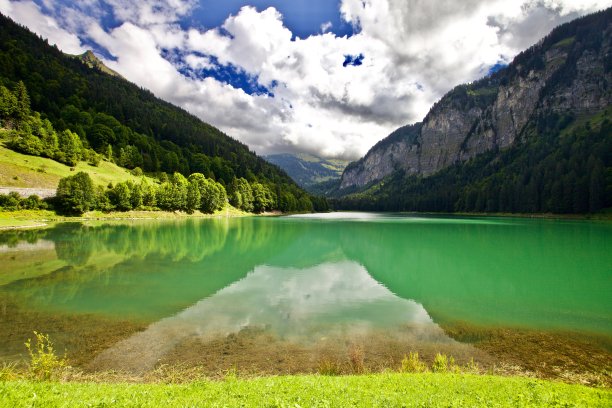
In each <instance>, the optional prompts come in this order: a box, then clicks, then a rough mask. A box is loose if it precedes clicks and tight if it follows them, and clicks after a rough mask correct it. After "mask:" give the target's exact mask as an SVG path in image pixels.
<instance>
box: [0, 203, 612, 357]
mask: <svg viewBox="0 0 612 408" xmlns="http://www.w3.org/2000/svg"><path fill="white" fill-rule="evenodd" d="M0 308H1V309H0V319H2V320H3V321H2V322H0V324H1V327H0V328H1V329H2V330H3V331H4V333H5V334H4V335H2V336H1V337H0V358H5V359H10V358H15V357H16V356H18V355H19V353H22V352H23V350H21V351H20V347H21V345H22V344H23V341H24V340H25V339H24V338H23V336H24V334H23V333H28V332H30V333H31V331H32V330H42V328H45V329H46V330H47V331H50V332H52V333H53V335H54V336H56V337H57V338H58V339H60V342H63V343H62V344H77V343H78V341H77V339H78V338H79V337H80V336H83V335H84V334H83V333H84V330H85V329H81V328H80V327H79V325H87V324H90V325H92V326H95V325H109V327H111V326H112V325H113V322H117V324H118V325H126V324H128V323H132V324H134V327H137V329H134V330H133V332H130V331H129V329H126V332H125V333H122V334H121V336H119V337H120V338H117V339H116V341H115V340H113V339H110V340H109V339H106V340H105V341H104V342H101V343H100V344H99V345H95V344H94V345H89V346H88V347H89V348H90V349H94V350H96V351H95V353H93V354H92V360H94V355H95V359H98V360H99V361H104V362H105V363H104V364H102V366H104V367H107V366H108V367H112V368H119V369H121V368H126V369H147V368H152V367H154V366H155V365H156V364H159V362H160V361H164V359H168V358H169V357H168V356H171V357H172V359H171V360H172V361H175V360H176V361H180V360H181V358H180V354H181V350H182V349H184V348H185V346H184V345H185V344H191V343H189V342H190V341H191V342H192V341H194V339H197V341H198V342H199V343H198V344H207V342H209V343H210V342H214V341H217V340H216V339H219V338H221V339H227V338H228V336H232V335H236V334H239V333H244V332H245V330H258V332H259V333H261V332H265V333H266V335H268V336H270V337H268V338H269V339H280V340H282V341H283V342H284V343H283V344H287V343H291V344H298V345H309V347H310V346H312V345H316V344H317V342H320V341H323V340H325V339H335V340H334V341H336V343H337V342H344V343H345V344H348V343H349V342H351V341H353V340H352V339H355V338H365V337H364V336H368V335H369V334H371V333H376V334H377V335H379V337H377V338H383V339H385V341H387V340H388V339H390V338H393V337H394V336H397V338H401V341H399V342H398V343H397V344H400V345H401V347H405V348H406V349H405V350H399V351H398V353H406V352H407V351H408V348H412V346H414V348H415V349H418V345H419V344H428V345H429V346H430V347H434V348H435V347H437V346H436V345H440V347H442V346H444V347H450V346H453V347H456V348H457V353H458V354H461V353H468V354H469V350H467V349H462V348H461V347H464V346H466V347H467V345H465V344H463V343H465V342H464V341H462V340H461V339H459V341H457V339H455V338H452V337H451V336H450V335H449V333H450V332H448V330H447V328H449V327H456V326H458V325H464V326H466V327H470V328H476V329H478V330H480V329H485V330H493V329H507V330H535V331H538V332H546V333H575V334H579V335H588V336H597V337H598V338H600V339H604V340H609V339H611V338H612V224H611V223H609V222H595V221H559V220H542V219H533V220H532V219H520V218H467V217H466V218H462V217H422V216H419V217H414V216H407V215H381V214H371V213H332V214H323V215H307V216H290V217H274V218H271V217H270V218H267V217H266V218H262V217H253V218H234V219H188V220H181V221H134V222H129V223H99V224H88V225H83V224H78V223H74V224H70V223H66V224H60V225H57V226H55V227H53V228H50V229H45V230H39V231H10V232H4V233H1V234H0ZM7 310H8V311H7ZM15 316H18V317H15ZM40 320H44V321H40ZM83 322H89V323H83ZM476 329H474V330H476ZM87 330H91V327H89V328H88V329H87ZM564 336H572V334H569V335H568V334H564ZM455 337H456V336H455ZM371 338H374V337H370V341H372V340H371ZM91 341H92V342H95V341H96V340H95V339H93V340H91ZM210 344H212V343H210ZM385 344H386V343H385ZM432 345H433V346H432ZM181 347H183V348H181ZM398 347H399V346H398ZM88 350H89V349H88ZM308 350H310V352H311V353H313V351H312V350H315V348H314V346H312V347H310V348H309V349H308ZM316 350H318V351H317V352H319V353H321V350H320V348H319V349H316ZM466 350H467V351H466ZM69 351H70V350H69ZM202 353H204V352H202ZM206 353H207V354H210V353H212V351H211V350H210V349H206ZM192 354H197V353H195V352H194V353H192ZM130 356H131V357H130ZM607 357H609V354H608V356H607ZM194 358H196V360H197V358H201V359H206V358H207V356H205V355H200V357H194V356H193V355H192V356H190V359H191V360H192V361H193V360H194ZM211 358H212V356H211ZM124 364H125V366H124ZM269 364H273V363H269Z"/></svg>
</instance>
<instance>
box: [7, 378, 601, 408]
mask: <svg viewBox="0 0 612 408" xmlns="http://www.w3.org/2000/svg"><path fill="white" fill-rule="evenodd" d="M611 405H612V392H611V391H610V390H604V389H594V388H588V387H585V386H581V385H568V384H563V383H555V382H547V381H542V380H534V379H530V378H519V377H494V376H477V375H457V374H432V373H426V374H376V375H362V376H348V377H328V376H319V375H305V376H282V377H261V378H254V379H236V378H235V377H231V376H230V377H229V378H227V379H226V380H225V381H208V380H207V381H198V382H193V383H188V384H127V383H123V384H106V383H76V382H68V383H57V382H37V381H10V382H0V406H3V407H30V406H36V407H57V406H61V407H79V406H95V407H106V406H137V407H187V406H224V407H225V406H229V407H232V406H245V407H246V406H248V407H251V406H252V407H345V406H359V407H361V406H363V407H372V406H379V407H395V406H397V407H400V406H401V407H438V406H445V407H469V406H479V407H566V406H576V407H609V406H611Z"/></svg>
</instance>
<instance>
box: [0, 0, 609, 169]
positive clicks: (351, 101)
mask: <svg viewBox="0 0 612 408" xmlns="http://www.w3.org/2000/svg"><path fill="white" fill-rule="evenodd" d="M45 4H46V7H45V8H44V9H42V10H46V14H45V13H43V11H42V10H41V8H39V7H38V6H37V5H36V4H34V3H33V2H32V1H30V0H26V1H9V0H0V11H1V12H2V13H4V14H7V15H9V16H10V17H12V18H13V19H15V20H16V21H17V22H19V23H21V24H24V25H26V26H28V27H29V28H30V29H32V30H33V31H35V32H37V33H38V34H40V35H42V36H44V37H46V38H48V39H49V41H50V42H52V43H55V44H57V45H58V47H60V48H61V49H62V50H63V51H65V52H68V53H77V52H83V51H84V47H83V45H82V44H83V41H84V40H87V41H94V42H96V43H97V44H98V45H100V46H101V47H104V48H105V49H106V50H107V51H108V53H109V54H110V55H112V56H113V57H114V60H109V61H105V62H106V63H107V64H108V65H109V67H111V68H112V69H114V70H116V71H118V72H119V73H121V74H122V75H123V76H124V77H125V78H127V79H128V80H130V81H132V82H134V83H136V84H138V85H140V86H143V87H146V88H148V89H150V90H151V91H152V92H154V93H155V94H156V95H158V96H159V97H161V98H163V99H166V100H168V101H170V102H173V103H175V104H177V105H179V106H181V107H183V108H185V109H187V110H188V111H190V112H192V113H193V114H195V115H197V116H198V117H200V118H202V119H203V120H205V121H207V122H209V123H211V124H213V125H215V126H217V127H219V128H220V129H221V130H223V131H225V132H226V133H227V134H229V135H231V136H233V137H235V138H237V139H239V140H241V141H243V142H245V143H247V144H248V145H249V146H250V147H251V148H253V149H254V150H256V151H257V152H259V153H272V152H310V153H314V154H318V155H322V156H326V157H345V158H357V157H359V156H361V155H363V154H364V153H365V152H366V151H367V150H368V149H369V148H370V147H371V146H372V145H374V144H375V143H376V142H377V141H379V140H380V139H382V138H384V137H385V136H387V135H388V134H389V133H390V132H391V131H393V130H394V129H395V128H397V127H399V126H402V125H404V124H407V123H412V122H415V121H419V120H421V119H422V118H423V117H424V115H425V114H426V113H427V111H428V109H429V107H430V106H431V105H432V104H433V103H434V102H435V101H436V100H437V99H439V98H440V97H441V96H443V95H444V93H446V92H447V91H449V90H450V89H451V88H452V87H453V86H455V85H457V84H460V83H463V82H468V81H473V80H475V79H478V78H480V77H482V76H484V75H486V73H487V72H488V69H489V68H490V67H491V66H493V65H494V64H496V63H498V62H501V63H508V62H510V61H511V60H512V58H513V57H514V56H515V55H516V54H517V53H518V52H520V51H521V50H523V49H525V48H526V47H528V46H530V45H532V44H534V43H536V42H537V41H538V40H539V39H540V38H541V37H542V36H544V35H546V34H547V33H548V32H549V31H550V30H551V29H552V28H554V27H555V26H556V25H559V24H561V23H563V22H566V21H569V20H571V19H573V18H576V17H579V16H581V15H584V14H587V13H589V12H593V11H597V10H600V9H603V8H605V7H609V6H610V2H609V1H602V0H581V1H578V0H526V1H507V0H465V1H455V0H437V1H431V0H342V1H341V2H340V4H339V11H338V12H339V13H341V15H342V17H343V18H344V19H345V21H346V22H348V23H350V24H352V25H353V26H354V27H355V28H356V30H357V34H355V35H353V36H350V37H348V36H344V37H338V36H336V35H335V34H333V32H332V31H331V30H332V29H333V27H332V26H331V23H324V24H323V25H321V27H319V28H318V29H319V30H320V32H319V33H318V34H314V35H311V36H309V37H307V38H304V39H300V38H295V39H293V40H292V37H293V34H292V32H291V31H290V29H289V28H287V27H286V26H285V24H284V23H283V16H282V15H281V14H280V13H279V12H278V10H276V9H275V8H272V7H270V8H267V9H264V10H257V9H255V8H253V7H249V6H245V7H243V8H242V9H241V10H240V11H239V12H238V13H237V14H236V15H232V16H228V18H227V19H226V20H225V22H224V23H223V24H222V26H221V27H218V28H212V29H208V30H205V29H201V28H198V27H185V25H184V24H182V25H181V24H179V22H181V21H182V20H181V19H182V18H183V17H186V16H189V15H190V13H191V12H192V11H193V10H194V9H195V7H197V4H196V2H195V1H192V0H133V1H128V0H107V1H106V5H107V7H110V8H111V9H112V15H113V18H114V19H115V20H117V21H118V24H115V26H113V27H106V28H105V27H104V26H103V23H102V19H103V17H104V16H105V15H106V14H105V13H108V10H107V9H105V8H104V7H102V5H101V3H100V2H98V1H94V0H86V1H83V2H75V3H74V4H71V5H66V3H65V2H56V1H55V0H45ZM313 29H314V30H317V27H314V28H313ZM168 51H170V52H171V53H173V55H179V56H180V57H181V58H182V60H181V58H179V59H178V60H175V59H172V58H168V57H167V56H166V55H167V52H168ZM165 53H166V54H165ZM347 56H350V58H347ZM345 59H346V60H347V61H349V62H350V61H355V60H356V59H358V60H359V62H360V63H361V64H359V63H346V64H345ZM216 62H218V63H219V64H222V65H226V66H229V65H231V66H232V67H233V69H235V70H237V71H240V72H242V73H244V74H245V75H248V77H249V78H251V81H253V82H257V85H258V86H259V87H267V88H268V89H269V90H270V92H271V93H273V96H271V95H267V94H259V95H258V94H253V95H249V94H247V93H246V92H244V91H243V90H242V89H239V88H234V87H233V86H231V85H229V84H226V83H222V82H220V81H218V80H216V79H214V78H212V77H208V78H202V77H199V76H198V75H197V74H194V72H195V73H197V72H198V71H200V70H202V69H208V70H211V69H218V67H217V66H216V65H215V64H216ZM184 67H189V68H190V69H191V70H192V71H191V73H190V74H186V73H185V72H184V71H182V70H181V68H184ZM181 72H183V73H181Z"/></svg>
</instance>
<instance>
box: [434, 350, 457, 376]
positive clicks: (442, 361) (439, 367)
mask: <svg viewBox="0 0 612 408" xmlns="http://www.w3.org/2000/svg"><path fill="white" fill-rule="evenodd" d="M453 361H454V360H453ZM431 371H433V372H434V373H445V372H447V371H448V357H446V354H440V353H437V354H436V357H435V358H434V361H433V363H432V365H431Z"/></svg>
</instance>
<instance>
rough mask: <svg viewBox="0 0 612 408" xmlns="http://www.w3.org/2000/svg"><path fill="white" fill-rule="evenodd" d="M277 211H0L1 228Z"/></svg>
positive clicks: (26, 227)
mask: <svg viewBox="0 0 612 408" xmlns="http://www.w3.org/2000/svg"><path fill="white" fill-rule="evenodd" d="M275 215H279V214H276V213H262V214H253V213H247V212H244V211H241V210H237V209H236V208H233V207H227V208H225V209H223V210H220V211H217V212H215V213H213V214H205V213H202V212H200V211H196V212H194V213H193V214H187V213H184V212H168V211H137V210H134V211H125V212H120V211H112V212H109V213H103V212H101V211H90V212H87V213H85V214H83V215H82V216H78V217H71V216H63V215H59V214H57V213H55V212H53V211H50V210H18V211H6V212H0V231H11V230H27V229H44V228H48V227H51V226H53V225H54V224H58V223H63V222H87V221H138V220H143V221H144V220H172V219H189V218H200V219H202V218H204V219H210V218H239V217H260V216H275Z"/></svg>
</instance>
